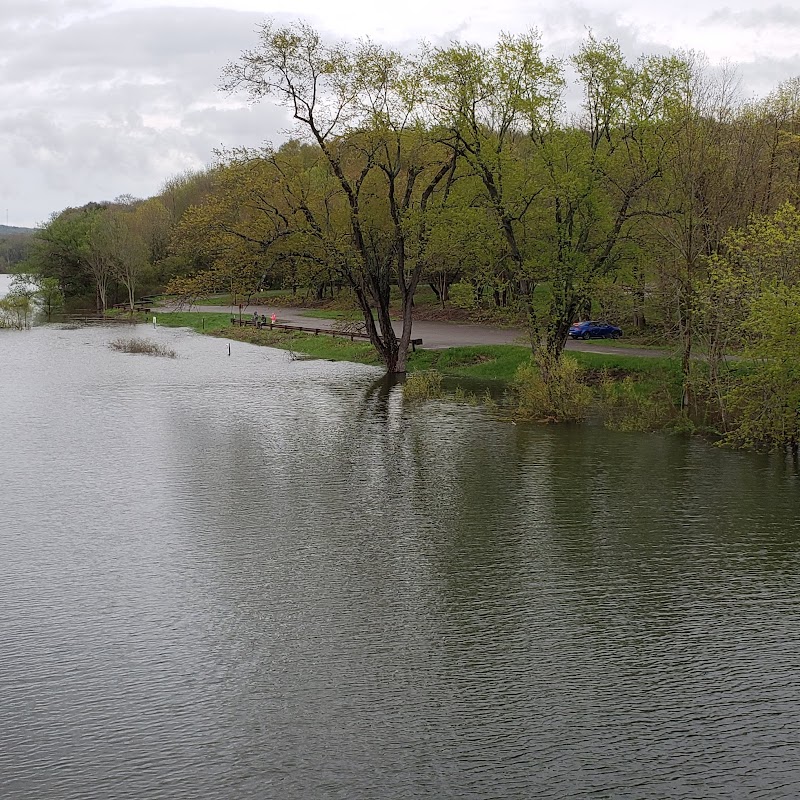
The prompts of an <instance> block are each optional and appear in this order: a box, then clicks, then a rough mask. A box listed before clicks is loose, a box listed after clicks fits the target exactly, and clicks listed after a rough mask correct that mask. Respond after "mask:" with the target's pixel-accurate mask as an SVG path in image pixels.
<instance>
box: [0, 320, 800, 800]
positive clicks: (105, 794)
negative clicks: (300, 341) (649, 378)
mask: <svg viewBox="0 0 800 800" xmlns="http://www.w3.org/2000/svg"><path fill="white" fill-rule="evenodd" d="M129 331H130V329H126V328H125V327H122V328H118V327H106V328H91V329H89V328H86V329H78V330H68V329H63V328H58V327H42V328H35V329H33V330H32V331H26V332H18V331H0V607H1V608H2V615H0V698H2V702H0V797H2V798H3V799H4V800H50V799H51V798H52V799H54V800H56V799H57V800H73V799H74V800H77V799H78V798H81V800H108V799H109V798H130V799H131V800H134V799H135V800H155V799H156V798H158V799H161V798H170V800H172V799H181V798H186V800H189V799H190V798H191V799H192V800H195V799H196V798H203V800H223V799H225V800H227V799H228V798H230V800H241V799H242V798H276V800H295V799H299V798H311V799H314V800H316V799H318V798H341V799H342V800H358V799H359V798H369V799H370V800H373V799H374V800H385V799H394V798H397V799H398V800H401V799H402V800H406V799H408V798H431V799H432V800H433V799H434V798H435V799H437V800H438V798H458V799H459V800H463V799H464V798H476V799H477V798H520V800H522V799H523V798H524V799H525V800H528V799H529V798H584V797H586V798H588V797H594V798H652V799H653V800H656V799H658V800H663V798H726V799H729V798H744V797H747V798H771V799H772V798H795V797H797V796H798V794H800V689H799V688H798V686H800V680H798V678H799V677H800V519H799V516H800V515H799V514H798V511H799V510H800V502H799V501H800V481H799V480H798V472H797V469H796V467H795V466H794V465H792V464H791V463H790V462H788V461H786V460H783V459H780V458H774V457H768V456H759V455H752V454H742V453H731V452H724V451H720V450H717V449H714V448H712V447H710V446H708V445H706V444H704V443H703V442H700V441H692V440H686V439H682V438H670V437H665V436H653V435H639V434H618V433H610V432H607V431H604V430H603V429H601V428H599V427H593V426H584V427H535V426H525V425H517V426H513V425H509V424H504V423H499V422H497V421H495V420H493V419H492V418H491V417H489V416H488V415H487V414H485V413H484V412H483V411H481V410H479V409H471V408H464V407H459V406H456V405H452V404H448V403H441V404H430V405H426V406H421V407H411V408H409V407H404V405H403V402H402V397H401V395H400V393H399V390H398V389H397V388H393V387H391V386H389V385H388V384H386V383H385V382H383V381H382V380H381V378H380V374H379V373H378V372H377V371H376V370H373V369H370V368H367V367H361V366H356V365H348V364H332V363H326V362H319V361H295V360H292V359H291V357H290V356H289V355H288V354H286V353H283V352H279V351H273V350H269V349H266V348H257V347H252V346H249V345H245V344H240V343H237V342H233V343H232V344H231V355H230V356H228V342H227V341H225V340H221V339H213V338H207V337H202V336H197V335H194V334H192V333H190V332H188V331H181V330H168V329H158V330H153V329H152V328H147V327H139V328H138V329H137V333H138V334H139V335H145V336H148V337H149V338H153V339H155V340H158V341H160V342H162V343H164V344H167V345H169V346H171V347H173V348H174V349H175V350H176V351H177V353H178V358H176V359H174V360H171V359H161V358H151V357H144V356H132V355H125V354H121V353H117V352H114V351H112V350H110V349H109V347H108V343H109V341H110V340H112V339H114V338H116V337H118V336H120V335H123V334H124V333H129Z"/></svg>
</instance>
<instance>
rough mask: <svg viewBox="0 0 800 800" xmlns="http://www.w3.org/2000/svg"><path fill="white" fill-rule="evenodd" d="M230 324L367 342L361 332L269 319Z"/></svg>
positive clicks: (413, 345)
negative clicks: (306, 325) (309, 326)
mask: <svg viewBox="0 0 800 800" xmlns="http://www.w3.org/2000/svg"><path fill="white" fill-rule="evenodd" d="M231 324H232V325H237V326H241V327H243V328H244V327H247V326H250V327H252V328H258V329H259V330H262V329H264V330H279V331H300V332H302V333H313V334H314V336H319V335H320V334H321V333H322V334H325V335H327V336H334V337H336V336H339V337H341V338H342V339H350V341H351V342H352V341H355V340H356V339H367V340H369V334H368V333H362V332H361V331H346V330H337V329H336V328H306V327H304V326H302V325H284V324H282V323H279V322H272V321H271V320H269V319H268V320H267V321H266V322H261V321H260V320H259V321H258V322H256V320H254V319H239V318H238V317H231ZM417 345H422V339H411V349H412V350H413V351H416V349H417Z"/></svg>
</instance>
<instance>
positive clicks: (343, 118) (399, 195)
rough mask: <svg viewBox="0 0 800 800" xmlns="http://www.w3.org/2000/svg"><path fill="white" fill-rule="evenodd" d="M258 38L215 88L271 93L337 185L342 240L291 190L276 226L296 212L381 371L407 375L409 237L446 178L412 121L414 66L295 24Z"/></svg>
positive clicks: (419, 228)
mask: <svg viewBox="0 0 800 800" xmlns="http://www.w3.org/2000/svg"><path fill="white" fill-rule="evenodd" d="M259 39H260V41H259V45H258V47H257V48H256V49H254V50H250V51H246V52H245V53H243V54H242V56H241V58H240V59H239V61H238V62H235V63H231V64H229V65H228V67H227V68H226V72H225V84H224V88H226V89H228V90H229V91H232V90H237V89H242V90H244V91H246V92H247V93H248V95H249V96H250V98H251V99H253V100H255V101H258V100H261V99H263V98H265V97H273V98H276V99H277V100H278V101H279V102H280V103H282V104H283V105H285V106H287V107H288V108H289V109H290V111H291V112H292V114H293V116H294V119H295V120H296V121H297V123H298V126H299V130H300V132H301V134H302V135H303V137H304V138H306V139H307V140H308V141H310V142H311V143H312V144H313V145H314V146H315V147H316V148H317V149H318V151H319V153H320V156H321V160H322V162H323V163H324V166H325V169H326V170H327V171H328V172H329V173H330V175H331V179H332V180H333V181H334V182H335V184H336V187H337V193H338V195H339V197H338V198H337V199H336V201H337V205H338V206H339V207H340V208H341V209H342V211H343V213H344V214H345V218H346V221H347V230H346V233H347V241H345V240H342V239H339V240H338V241H335V242H332V241H331V238H330V235H329V231H330V229H329V228H326V227H325V226H324V224H323V223H327V214H328V211H327V209H325V208H323V209H322V211H323V215H322V216H320V215H319V214H318V213H315V212H314V209H313V208H312V206H311V204H309V203H306V202H303V197H302V195H301V196H297V195H296V194H295V193H294V192H292V191H290V192H289V193H288V194H287V197H289V198H290V199H291V200H292V203H295V205H294V208H293V213H292V216H291V217H287V218H286V220H285V224H286V225H287V227H289V228H291V227H293V226H294V225H295V222H296V220H297V219H298V218H299V217H298V216H297V215H296V214H295V213H294V212H295V211H296V212H298V213H299V214H300V215H302V216H303V217H304V218H305V223H304V228H303V230H302V233H303V235H304V236H306V237H311V238H315V239H316V240H317V245H318V246H319V247H320V248H322V250H324V251H325V253H326V256H328V257H329V258H330V261H329V266H330V268H331V269H332V270H334V271H335V272H336V273H337V274H338V275H339V276H340V277H341V278H342V279H343V280H344V281H345V282H346V283H347V284H348V285H349V286H350V287H351V288H352V289H353V292H354V294H355V296H356V299H357V302H358V305H359V307H360V309H361V312H362V314H363V316H364V321H365V324H366V330H367V333H368V334H369V337H370V341H371V342H372V344H373V345H374V347H375V348H376V350H377V351H378V353H379V354H380V356H381V358H382V359H383V361H384V363H385V364H386V368H387V370H388V371H389V372H397V373H402V372H405V370H406V361H407V357H408V350H409V344H410V340H411V326H412V314H411V311H412V304H413V298H414V293H415V291H416V288H417V285H418V283H419V280H420V277H421V275H422V271H423V268H424V263H423V260H422V259H419V258H418V259H416V260H414V261H411V260H410V259H409V257H408V256H409V239H410V238H412V237H413V238H416V239H417V240H418V241H424V240H425V238H426V236H427V219H426V213H427V208H428V205H429V203H430V200H431V196H432V194H433V193H434V192H435V190H436V188H437V187H438V186H439V185H440V184H441V183H442V182H443V181H444V179H445V178H446V176H447V174H448V172H451V171H452V165H451V163H450V162H448V161H447V160H445V161H444V162H443V160H442V158H441V157H440V154H439V152H438V150H437V144H436V142H435V140H434V139H433V138H431V137H430V136H429V134H428V132H427V131H426V129H425V127H424V126H423V125H422V124H421V120H420V103H421V99H422V97H421V81H420V75H419V67H418V65H417V63H416V62H415V61H414V60H413V59H409V58H405V57H403V56H401V55H400V54H399V53H397V52H394V51H391V50H388V49H384V48H382V47H379V46H378V45H375V44H373V43H371V42H361V43H358V44H355V45H348V44H342V43H337V44H327V43H325V42H324V41H323V40H322V38H321V37H320V35H319V34H318V33H317V32H316V31H315V30H313V29H312V28H311V27H309V26H308V25H305V24H303V23H298V24H296V25H294V26H289V27H285V28H276V27H274V26H273V25H272V24H269V23H267V24H265V25H263V26H262V27H261V30H260V36H259ZM280 174H281V173H280V170H279V169H276V175H280ZM283 177H288V178H289V182H291V180H292V179H291V177H290V176H283ZM297 201H299V202H297ZM339 201H341V202H339ZM287 234H288V231H287ZM418 249H419V248H418ZM393 283H395V284H396V286H397V288H398V292H399V295H400V306H401V315H402V327H401V332H400V336H399V337H398V336H397V335H396V333H395V331H394V328H393V326H392V320H391V315H390V299H391V286H392V284H393Z"/></svg>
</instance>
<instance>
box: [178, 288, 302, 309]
mask: <svg viewBox="0 0 800 800" xmlns="http://www.w3.org/2000/svg"><path fill="white" fill-rule="evenodd" d="M291 294H292V293H291V292H290V291H289V290H288V289H268V290H266V291H264V292H258V293H257V294H254V295H253V296H252V297H251V298H250V303H249V304H250V305H251V306H252V305H262V304H265V303H269V302H270V301H271V300H274V299H275V298H276V297H290V296H291ZM299 298H300V296H299V295H298V303H299V302H300V299H299ZM243 302H244V300H243V299H242V298H241V297H237V298H236V303H235V304H236V305H238V304H239V303H243ZM192 305H195V306H230V305H234V298H233V297H232V296H231V295H230V294H213V295H210V296H209V297H202V298H200V299H199V300H194V301H193V303H192Z"/></svg>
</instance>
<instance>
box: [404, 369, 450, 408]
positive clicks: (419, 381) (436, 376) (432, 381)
mask: <svg viewBox="0 0 800 800" xmlns="http://www.w3.org/2000/svg"><path fill="white" fill-rule="evenodd" d="M442 394H443V392H442V374H441V373H440V372H435V371H434V370H427V371H425V372H415V373H414V374H413V375H409V376H408V379H407V380H406V382H405V384H404V385H403V397H404V398H405V399H406V400H408V401H410V402H419V401H421V400H438V399H440V398H441V397H442Z"/></svg>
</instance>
